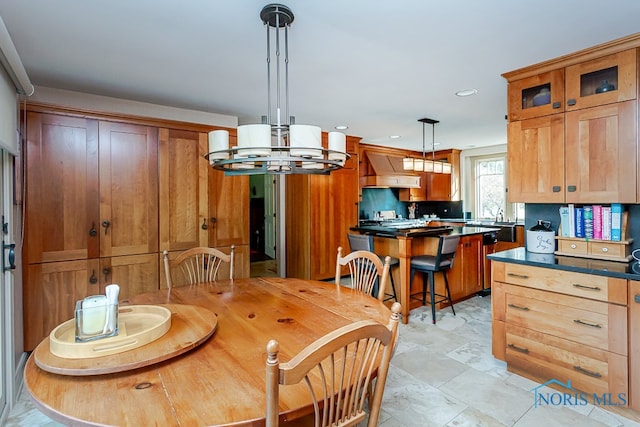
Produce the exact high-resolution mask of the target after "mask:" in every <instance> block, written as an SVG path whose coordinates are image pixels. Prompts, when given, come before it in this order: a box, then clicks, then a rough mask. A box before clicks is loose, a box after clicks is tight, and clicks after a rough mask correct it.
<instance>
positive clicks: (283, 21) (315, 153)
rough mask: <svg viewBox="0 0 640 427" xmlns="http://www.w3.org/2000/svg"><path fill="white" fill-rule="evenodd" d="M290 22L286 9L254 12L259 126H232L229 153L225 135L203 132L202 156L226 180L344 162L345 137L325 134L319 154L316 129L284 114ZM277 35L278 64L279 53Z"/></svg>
mask: <svg viewBox="0 0 640 427" xmlns="http://www.w3.org/2000/svg"><path fill="white" fill-rule="evenodd" d="M293 18H294V17H293V13H292V12H291V9H289V8H288V7H287V6H284V5H281V4H268V5H266V6H265V7H264V8H263V9H262V11H261V12H260V19H261V20H262V22H263V24H264V25H265V27H266V28H267V82H268V83H267V98H268V105H267V115H266V116H262V123H260V124H249V125H243V126H238V144H237V146H235V147H233V148H229V133H228V131H224V130H215V131H212V132H209V153H208V154H207V155H206V156H205V157H206V158H207V159H208V160H209V162H210V163H211V166H213V168H214V169H218V170H222V171H224V172H225V174H226V175H254V174H328V173H329V172H331V171H333V170H336V169H339V168H342V167H343V166H344V163H345V161H346V160H347V159H348V158H349V155H348V154H347V153H346V136H345V134H343V133H341V132H329V134H328V149H325V148H323V147H322V131H321V129H320V127H318V126H311V125H303V124H296V123H295V117H293V116H290V115H289V27H290V26H291V23H292V22H293ZM272 33H274V35H275V37H273V39H272ZM281 33H284V59H282V58H281V54H280V53H281V50H280V44H281V41H282V40H281V39H282V38H281ZM272 41H273V46H272ZM272 54H274V55H275V75H274V76H272V74H271V65H272V64H271V56H272ZM282 63H283V64H282ZM283 69H284V77H282V75H281V73H282V71H283ZM272 98H274V99H272ZM282 98H284V101H283V100H282ZM282 101H283V102H282ZM283 106H284V108H282V107H283Z"/></svg>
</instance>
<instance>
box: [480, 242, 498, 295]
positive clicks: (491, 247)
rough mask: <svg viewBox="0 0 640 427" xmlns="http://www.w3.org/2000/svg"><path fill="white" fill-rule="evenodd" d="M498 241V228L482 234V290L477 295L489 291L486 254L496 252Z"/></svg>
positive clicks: (487, 293) (489, 278)
mask: <svg viewBox="0 0 640 427" xmlns="http://www.w3.org/2000/svg"><path fill="white" fill-rule="evenodd" d="M497 243H498V230H496V231H490V232H488V233H484V234H483V235H482V290H481V291H480V292H478V296H481V297H484V296H487V295H489V294H490V293H491V260H490V259H488V258H487V255H490V254H493V253H495V252H496V244H497Z"/></svg>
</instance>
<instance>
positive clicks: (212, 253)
mask: <svg viewBox="0 0 640 427" xmlns="http://www.w3.org/2000/svg"><path fill="white" fill-rule="evenodd" d="M234 252H235V246H231V252H230V253H229V254H225V253H224V252H222V251H220V250H218V249H215V248H209V247H205V246H199V247H196V248H191V249H187V250H186V251H184V252H182V253H181V254H180V255H178V256H177V257H176V258H175V259H172V260H170V259H169V252H167V251H164V252H163V255H164V272H165V275H166V278H167V287H168V288H169V289H171V288H172V287H173V286H174V284H176V285H178V284H179V285H185V284H188V285H195V284H196V283H202V282H215V281H216V280H218V270H220V266H221V265H222V263H223V262H225V263H228V264H229V279H232V280H233V254H234ZM174 279H176V280H175V282H174Z"/></svg>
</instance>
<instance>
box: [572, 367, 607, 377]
mask: <svg viewBox="0 0 640 427" xmlns="http://www.w3.org/2000/svg"><path fill="white" fill-rule="evenodd" d="M573 369H575V370H576V371H578V372H582V373H583V374H586V375H589V376H590V377H593V378H600V377H602V375H600V373H598V372H595V371H590V370H589V369H584V368H583V367H582V366H578V365H574V367H573Z"/></svg>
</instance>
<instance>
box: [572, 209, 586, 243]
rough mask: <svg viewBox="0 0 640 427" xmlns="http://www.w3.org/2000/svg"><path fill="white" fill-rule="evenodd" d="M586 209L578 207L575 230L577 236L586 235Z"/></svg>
mask: <svg viewBox="0 0 640 427" xmlns="http://www.w3.org/2000/svg"><path fill="white" fill-rule="evenodd" d="M583 215H584V210H583V209H582V208H576V215H575V221H576V223H575V227H574V228H575V230H576V237H584V216H583Z"/></svg>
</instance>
